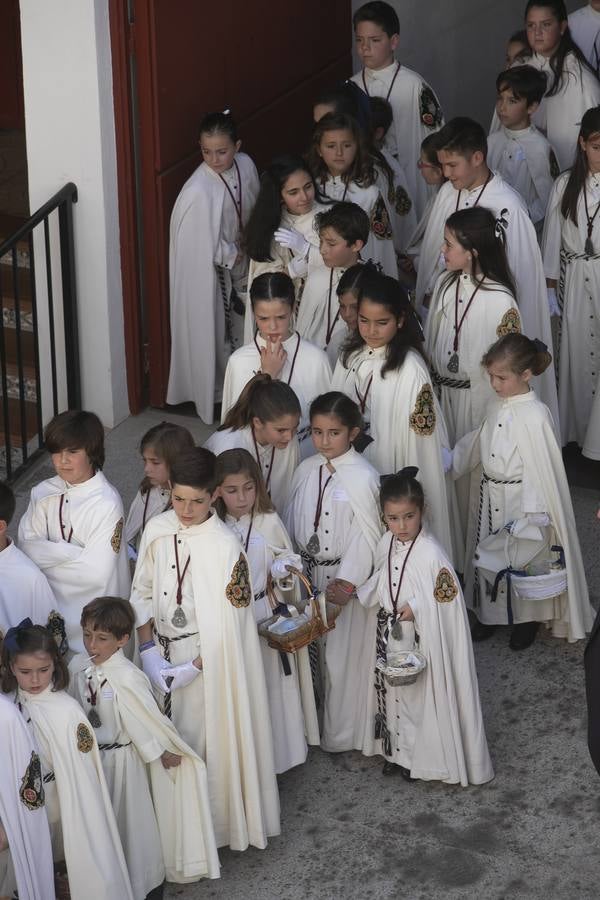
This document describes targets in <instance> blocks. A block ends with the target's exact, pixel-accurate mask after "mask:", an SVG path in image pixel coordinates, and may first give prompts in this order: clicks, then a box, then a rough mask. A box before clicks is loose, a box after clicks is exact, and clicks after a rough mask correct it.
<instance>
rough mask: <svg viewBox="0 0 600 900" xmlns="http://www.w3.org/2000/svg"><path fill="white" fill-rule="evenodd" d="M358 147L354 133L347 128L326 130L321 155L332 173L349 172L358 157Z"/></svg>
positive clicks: (335, 174)
mask: <svg viewBox="0 0 600 900" xmlns="http://www.w3.org/2000/svg"><path fill="white" fill-rule="evenodd" d="M357 149H358V147H357V144H356V141H355V140H354V135H353V134H352V132H351V131H350V130H349V129H347V128H336V129H335V130H334V131H326V132H325V133H324V134H323V136H322V138H321V142H320V144H319V155H320V156H321V159H322V160H323V162H324V163H325V165H326V166H327V170H328V171H329V173H330V174H331V175H334V176H339V175H343V174H344V172H347V171H348V169H350V167H351V166H352V163H353V162H354V159H355V157H356V151H357Z"/></svg>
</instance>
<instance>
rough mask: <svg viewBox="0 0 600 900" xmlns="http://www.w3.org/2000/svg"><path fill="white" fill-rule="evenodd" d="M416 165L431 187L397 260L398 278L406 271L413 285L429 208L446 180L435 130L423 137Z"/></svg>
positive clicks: (431, 207)
mask: <svg viewBox="0 0 600 900" xmlns="http://www.w3.org/2000/svg"><path fill="white" fill-rule="evenodd" d="M417 167H418V169H419V173H420V175H421V178H422V179H423V181H424V182H425V184H427V185H428V186H429V187H430V188H431V196H430V197H429V200H428V201H427V206H426V207H425V209H424V211H423V214H422V216H421V218H420V219H419V221H418V222H417V225H416V227H415V230H414V231H413V233H412V234H411V236H410V237H409V239H408V244H407V247H406V253H405V254H404V255H403V256H402V257H400V259H399V260H398V265H399V267H400V278H401V279H402V276H403V273H406V274H407V275H408V276H409V277H411V276H412V278H411V284H412V286H414V276H415V275H416V271H417V269H418V268H419V255H420V253H421V244H422V243H423V238H424V237H425V232H426V230H427V225H428V223H429V217H430V215H431V210H432V209H433V205H434V203H435V198H436V197H437V194H438V191H439V189H440V188H441V186H442V185H443V184H444V182H445V181H446V179H445V178H444V174H443V172H442V167H441V165H440V163H439V161H438V158H437V132H434V134H429V135H427V137H426V138H424V140H423V142H422V144H421V153H420V155H419V159H418V160H417Z"/></svg>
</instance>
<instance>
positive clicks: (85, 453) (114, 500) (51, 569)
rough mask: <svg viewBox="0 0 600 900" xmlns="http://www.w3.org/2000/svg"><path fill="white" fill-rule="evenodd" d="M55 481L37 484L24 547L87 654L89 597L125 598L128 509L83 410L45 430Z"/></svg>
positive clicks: (93, 422) (23, 530) (72, 637)
mask: <svg viewBox="0 0 600 900" xmlns="http://www.w3.org/2000/svg"><path fill="white" fill-rule="evenodd" d="M44 442H45V445H46V449H47V450H48V452H49V453H50V455H51V458H52V463H53V465H54V468H55V470H56V476H55V477H54V478H48V479H47V480H46V481H42V482H41V483H40V484H37V485H36V486H35V487H34V488H32V491H31V497H30V500H29V506H28V507H27V510H26V512H25V514H24V516H23V518H22V519H21V521H20V523H19V546H20V548H21V550H22V551H23V553H26V554H27V556H28V557H29V558H30V559H31V560H33V562H34V563H35V564H36V565H37V566H39V568H40V569H41V570H42V572H43V573H44V575H45V576H46V578H47V579H48V582H49V584H50V587H51V589H52V591H53V593H54V596H55V597H56V602H57V608H58V612H59V613H60V614H61V616H62V617H63V619H64V621H65V628H66V636H67V642H68V646H69V650H71V651H72V652H73V653H81V652H83V640H82V637H81V625H80V624H79V620H80V619H81V610H82V609H83V607H84V606H85V604H86V603H87V602H88V601H89V599H90V597H95V596H101V595H102V594H113V595H114V596H127V595H128V594H129V588H130V583H131V579H130V575H129V565H128V562H127V549H126V544H125V541H123V540H122V536H123V522H124V518H123V503H122V501H121V498H120V496H119V494H118V493H117V491H116V490H115V488H114V487H113V486H112V485H111V484H109V482H108V481H107V480H106V478H105V477H104V475H103V474H102V466H103V465H104V428H103V427H102V423H101V422H100V419H99V418H98V416H96V415H95V414H94V413H91V412H85V411H84V410H78V411H75V410H71V411H69V412H65V413H60V415H58V416H55V418H54V419H52V421H51V422H50V423H49V424H48V425H47V426H46V430H45V432H44Z"/></svg>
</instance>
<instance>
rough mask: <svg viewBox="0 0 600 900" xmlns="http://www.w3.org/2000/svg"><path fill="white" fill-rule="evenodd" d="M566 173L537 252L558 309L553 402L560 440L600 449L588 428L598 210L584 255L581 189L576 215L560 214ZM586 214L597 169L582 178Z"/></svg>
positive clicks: (593, 379) (596, 355)
mask: <svg viewBox="0 0 600 900" xmlns="http://www.w3.org/2000/svg"><path fill="white" fill-rule="evenodd" d="M568 178H569V173H568V172H564V173H563V174H562V175H561V176H560V178H558V179H557V182H556V185H555V188H554V191H553V192H552V197H551V199H550V203H549V206H548V215H547V218H546V226H545V228H544V239H543V253H544V268H545V272H546V277H547V278H553V279H555V280H556V281H557V282H558V288H557V295H558V300H559V305H560V307H561V309H562V316H561V325H562V327H561V335H560V357H559V377H558V402H559V408H560V424H561V433H562V442H563V444H567V443H568V442H569V441H577V443H578V444H579V446H582V445H583V444H584V443H585V444H586V446H587V447H588V449H591V450H593V448H594V447H595V448H596V450H600V429H598V428H597V425H596V423H595V420H594V426H593V427H592V429H591V430H589V431H588V423H590V414H591V411H592V407H593V406H594V403H595V397H596V387H597V384H598V376H599V375H600V369H599V368H598V366H599V364H600V213H599V214H598V215H597V216H596V218H595V219H594V225H593V230H592V243H593V244H594V250H595V254H596V255H594V256H592V257H587V256H586V254H585V241H586V238H587V218H586V214H585V204H584V198H583V191H582V192H581V194H580V196H579V199H578V201H577V220H578V225H575V224H574V223H573V222H572V221H571V219H565V218H564V217H563V215H562V213H561V211H560V205H561V202H562V198H563V193H564V189H565V187H566V184H567V181H568ZM586 191H587V200H588V211H589V215H590V216H593V215H594V213H595V212H596V210H597V209H598V204H600V175H599V174H597V175H591V176H588V178H587V179H586Z"/></svg>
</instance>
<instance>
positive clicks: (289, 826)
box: [17, 411, 600, 900]
mask: <svg viewBox="0 0 600 900" xmlns="http://www.w3.org/2000/svg"><path fill="white" fill-rule="evenodd" d="M164 418H165V414H164V413H161V412H158V411H148V412H145V413H144V414H142V415H141V416H137V417H135V418H130V419H128V420H127V421H126V422H124V423H123V424H122V425H120V426H119V427H118V428H116V429H114V431H113V432H111V433H110V434H109V435H108V437H107V465H106V468H105V472H106V475H107V477H108V478H109V479H110V480H111V481H112V482H113V483H114V484H115V485H116V486H117V487H118V488H119V489H120V490H121V492H122V495H123V499H124V501H125V504H126V505H127V504H128V503H129V502H130V501H131V498H132V497H133V494H134V492H135V490H136V488H137V484H138V482H139V480H140V478H141V465H139V461H138V459H137V457H136V449H137V444H138V442H139V438H140V437H141V435H142V434H143V433H144V431H145V430H146V429H147V428H149V427H150V426H151V425H153V424H156V423H157V422H159V421H161V420H162V419H164ZM168 418H169V419H174V420H175V421H179V422H181V423H182V424H185V425H187V426H188V427H189V428H190V429H191V430H192V431H193V433H194V435H195V436H196V438H197V439H198V440H201V439H202V438H203V437H204V438H205V437H206V436H208V434H209V432H210V430H211V429H209V428H207V427H206V426H203V425H202V423H200V422H198V420H197V419H195V418H187V417H179V416H174V415H172V414H168ZM568 468H569V476H570V479H571V482H572V484H573V485H574V487H573V489H572V493H573V499H574V502H575V509H576V514H577V520H578V529H579V534H580V538H581V542H582V547H583V552H584V559H585V562H586V570H587V575H588V580H589V584H590V590H591V595H592V602H593V603H594V605H595V606H596V607H597V606H598V605H599V602H600V554H599V553H598V546H599V543H600V523H598V522H597V521H596V518H595V511H596V508H597V505H598V500H599V499H600V477H599V476H600V466H597V467H596V466H594V465H591V466H589V465H587V464H584V463H582V461H581V460H580V459H578V457H577V454H575V453H573V452H570V454H569V457H568ZM47 474H51V470H50V467H49V461H47V460H46V461H43V462H42V463H41V464H40V465H38V467H37V469H36V471H35V472H33V473H31V474H29V475H28V476H27V478H26V479H25V480H24V481H23V482H21V483H20V485H19V486H18V489H17V494H18V514H19V513H20V512H22V510H23V509H24V506H25V504H26V502H27V494H28V490H29V487H30V486H31V484H32V483H35V482H37V481H38V480H40V478H42V477H46V475H47ZM18 514H17V517H18ZM507 642H508V629H500V630H499V632H498V633H496V635H494V637H493V638H492V639H491V640H489V641H487V642H486V643H484V644H478V645H476V646H475V654H476V659H477V667H478V672H479V685H480V692H481V699H482V705H483V711H484V717H485V723H486V730H487V736H488V742H489V745H490V751H491V753H492V757H493V760H494V766H495V769H496V778H495V779H494V781H493V782H491V783H490V784H488V785H485V786H483V787H471V788H466V789H464V788H458V787H448V786H446V785H440V784H426V783H420V782H416V783H414V784H407V783H406V782H404V781H403V780H402V779H398V778H392V779H390V778H386V777H384V776H383V775H382V774H381V760H379V759H378V758H373V759H367V758H365V757H362V756H361V755H360V754H358V753H344V754H339V755H329V754H326V753H323V752H321V751H320V750H312V751H311V753H310V756H309V760H308V762H307V764H306V765H305V766H302V767H300V768H298V769H295V770H293V771H291V772H288V773H286V774H285V775H284V776H282V777H281V778H280V780H279V784H280V791H281V808H282V816H281V819H282V834H281V836H280V837H278V838H275V839H273V840H272V841H271V842H270V843H269V847H268V849H267V850H266V851H258V850H254V849H249V850H247V851H246V852H245V853H234V852H231V851H227V850H224V851H221V854H220V856H221V862H222V867H223V868H222V877H221V879H220V880H218V881H212V882H200V883H199V884H197V885H191V886H188V887H185V888H184V887H181V886H177V885H169V886H168V887H167V889H166V891H165V898H168V900H172V898H181V900H193V898H221V900H255V898H256V900H258V898H261V900H271V898H273V900H301V898H311V900H312V898H326V900H338V898H344V900H348V898H351V900H354V898H356V900H363V898H365V900H366V898H373V900H384V898H385V900H387V898H402V900H437V898H450V900H470V898H477V900H509V898H510V900H513V898H527V900H529V898H544V900H562V898H565V900H595V898H597V897H598V896H599V891H598V888H597V882H598V872H599V871H600V867H599V861H600V828H599V827H598V821H599V814H600V781H599V779H598V776H597V774H596V772H595V770H594V769H593V767H592V764H591V762H590V760H589V757H588V753H587V747H586V721H585V700H584V689H583V669H582V658H583V644H582V643H579V644H575V645H569V644H566V643H565V642H563V641H559V640H556V639H553V638H551V637H546V636H542V637H538V639H537V640H536V642H535V644H534V645H533V647H532V648H531V649H530V650H528V651H526V652H524V653H521V654H515V653H512V652H511V651H509V649H508V647H507Z"/></svg>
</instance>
